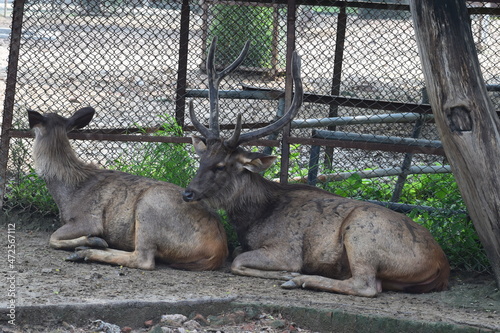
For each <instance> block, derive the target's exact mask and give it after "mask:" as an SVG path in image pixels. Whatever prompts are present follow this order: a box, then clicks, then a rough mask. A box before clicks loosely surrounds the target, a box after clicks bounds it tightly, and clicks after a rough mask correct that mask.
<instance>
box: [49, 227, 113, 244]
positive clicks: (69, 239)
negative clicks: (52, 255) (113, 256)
mask: <svg viewBox="0 0 500 333" xmlns="http://www.w3.org/2000/svg"><path fill="white" fill-rule="evenodd" d="M97 234H99V233H98V231H97V230H92V228H89V227H88V226H85V225H82V226H80V225H78V224H69V223H68V224H65V225H63V226H62V227H60V228H59V229H57V230H56V231H55V232H54V233H53V234H52V235H51V236H50V240H49V244H50V246H51V247H53V248H55V249H63V250H72V249H75V248H76V247H78V246H88V247H97V248H106V247H108V244H107V243H106V241H105V240H104V239H102V238H100V237H96V236H91V235H97Z"/></svg>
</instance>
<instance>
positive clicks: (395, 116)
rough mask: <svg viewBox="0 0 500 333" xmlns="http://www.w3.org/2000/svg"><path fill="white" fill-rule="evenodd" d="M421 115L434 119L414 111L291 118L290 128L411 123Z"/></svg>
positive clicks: (432, 116) (430, 115) (431, 116)
mask: <svg viewBox="0 0 500 333" xmlns="http://www.w3.org/2000/svg"><path fill="white" fill-rule="evenodd" d="M422 117H425V118H424V120H431V119H434V115H432V114H426V115H422V114H420V113H416V112H408V113H386V114H374V115H368V116H354V117H331V118H321V119H295V120H292V125H291V126H292V128H311V127H327V126H339V125H356V124H380V123H384V124H388V123H411V122H414V121H416V120H418V119H420V118H422Z"/></svg>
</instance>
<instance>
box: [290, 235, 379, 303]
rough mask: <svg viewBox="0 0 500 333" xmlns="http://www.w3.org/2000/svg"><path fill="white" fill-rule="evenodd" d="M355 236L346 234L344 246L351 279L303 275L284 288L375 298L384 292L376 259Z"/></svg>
mask: <svg viewBox="0 0 500 333" xmlns="http://www.w3.org/2000/svg"><path fill="white" fill-rule="evenodd" d="M358 238H359V237H356V235H355V234H354V235H353V234H346V235H345V240H344V246H345V250H346V253H347V260H348V262H349V268H350V270H351V277H350V278H348V279H345V280H337V279H332V278H327V277H324V276H316V275H301V276H298V277H295V278H293V279H291V280H290V281H288V282H286V283H284V284H283V285H282V287H283V288H289V289H291V288H298V287H302V288H305V289H316V290H322V291H329V292H336V293H341V294H347V295H355V296H365V297H375V296H376V295H377V294H378V293H379V292H382V282H381V281H380V280H379V279H377V278H376V276H377V275H376V274H377V269H376V266H375V262H374V259H373V258H372V257H370V255H369V252H368V253H367V252H366V251H367V250H366V248H365V247H363V246H360V244H359V242H358Z"/></svg>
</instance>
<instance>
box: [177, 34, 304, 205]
mask: <svg viewBox="0 0 500 333" xmlns="http://www.w3.org/2000/svg"><path fill="white" fill-rule="evenodd" d="M248 46H249V44H248V42H247V43H246V44H245V46H244V48H243V50H242V51H241V53H240V55H239V56H238V58H237V59H236V60H235V61H234V62H233V63H232V64H231V65H230V66H228V67H227V68H225V69H223V70H222V71H221V72H217V71H216V69H215V65H214V57H215V47H216V39H214V40H213V42H212V45H211V47H210V50H209V55H208V58H207V72H208V81H209V98H210V118H209V127H208V128H207V127H205V126H204V125H202V124H201V123H200V122H199V121H198V119H197V118H196V115H195V113H194V108H193V103H192V102H190V105H189V115H190V117H191V121H192V122H193V125H194V126H195V128H196V129H197V130H198V131H199V132H200V133H201V135H202V136H203V137H198V136H193V138H192V140H193V145H194V147H195V150H196V153H197V154H198V155H199V156H200V168H199V169H198V172H197V174H196V176H195V178H194V179H193V180H192V181H191V183H190V184H189V186H188V187H187V189H186V191H185V192H184V193H183V199H184V200H185V201H195V200H201V199H206V200H207V201H209V202H212V203H213V204H214V206H216V207H219V208H224V207H223V206H225V205H224V204H223V203H222V202H220V200H221V199H222V196H224V195H228V196H231V193H234V192H235V191H237V190H238V188H239V187H240V186H244V185H243V184H242V183H241V182H242V181H243V178H245V177H248V176H250V175H249V173H253V174H257V173H259V172H261V171H263V170H265V169H267V168H268V167H269V166H270V165H271V164H272V163H273V162H274V161H275V159H276V157H275V156H269V155H265V154H261V153H252V152H248V151H245V150H244V149H243V148H241V147H240V145H241V144H243V143H245V142H248V141H252V140H256V139H258V138H261V137H263V136H266V135H268V134H271V133H273V132H276V131H279V130H280V129H282V128H283V127H284V126H285V125H287V124H288V123H289V122H290V121H291V120H292V119H293V117H295V115H296V114H297V112H298V110H299V108H300V106H301V105H302V94H303V89H302V81H301V79H300V58H299V56H298V55H297V54H296V53H295V52H294V53H293V56H292V77H293V81H294V85H295V94H294V96H293V100H292V102H291V105H290V107H289V109H288V110H287V112H286V113H285V115H284V116H283V117H281V118H280V119H278V120H277V121H275V122H273V123H271V124H269V125H267V126H265V127H263V128H259V129H257V130H254V131H251V132H247V133H241V114H238V116H237V118H236V126H235V130H234V133H233V135H232V136H231V138H229V139H224V138H221V136H220V130H219V121H218V117H219V109H218V108H219V105H218V90H219V82H220V81H221V79H222V78H224V77H225V76H226V75H227V74H229V73H231V72H232V71H234V70H235V69H236V68H237V67H238V66H239V64H240V63H241V62H242V61H243V60H244V58H245V56H246V53H247V51H248ZM242 177H243V178H242ZM218 201H219V202H218ZM223 201H226V200H223Z"/></svg>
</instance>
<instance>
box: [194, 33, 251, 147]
mask: <svg viewBox="0 0 500 333" xmlns="http://www.w3.org/2000/svg"><path fill="white" fill-rule="evenodd" d="M216 44H217V37H214V38H213V39H212V45H210V50H209V51H208V58H207V74H208V91H209V100H210V118H209V127H208V128H206V127H205V126H204V125H202V124H201V123H200V122H199V121H198V119H197V118H196V116H195V114H194V109H193V103H192V102H190V103H189V116H190V117H191V121H192V122H193V125H194V127H195V128H196V129H197V130H198V131H199V132H200V133H201V134H202V135H203V136H204V137H205V138H206V139H210V138H219V137H220V127H219V83H220V81H221V80H222V79H223V78H224V77H225V76H226V75H228V74H229V73H231V72H232V71H234V70H235V69H236V68H238V66H239V65H240V64H241V63H242V62H243V60H244V59H245V57H246V55H247V52H248V48H249V47H250V41H247V42H246V43H245V46H244V47H243V49H242V50H241V52H240V55H239V56H238V58H236V60H235V61H234V62H233V63H232V64H231V65H229V66H227V67H226V68H224V69H223V70H222V71H220V72H218V73H217V70H216V69H215V46H216ZM240 123H241V121H240Z"/></svg>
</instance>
